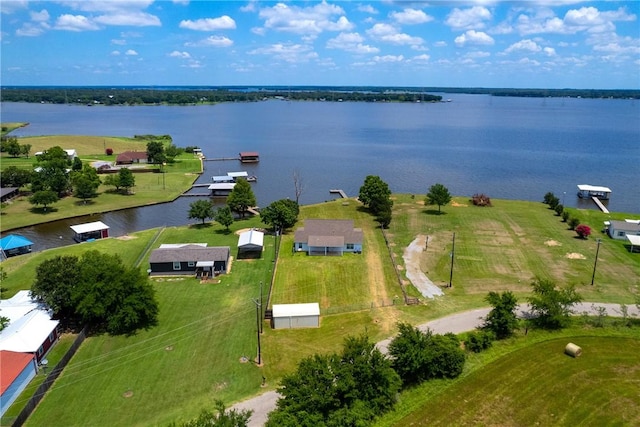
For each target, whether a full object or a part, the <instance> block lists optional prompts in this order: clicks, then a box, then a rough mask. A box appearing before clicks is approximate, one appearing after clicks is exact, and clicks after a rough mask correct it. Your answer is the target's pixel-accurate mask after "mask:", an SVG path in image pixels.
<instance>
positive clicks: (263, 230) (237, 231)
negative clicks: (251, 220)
mask: <svg viewBox="0 0 640 427" xmlns="http://www.w3.org/2000/svg"><path fill="white" fill-rule="evenodd" d="M251 230H256V231H261V232H263V233H265V234H267V230H265V229H264V228H243V229H241V230H236V232H235V234H237V235H238V236H239V235H240V234H242V233H244V232H245V231H251Z"/></svg>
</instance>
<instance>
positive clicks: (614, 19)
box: [0, 0, 640, 89]
mask: <svg viewBox="0 0 640 427" xmlns="http://www.w3.org/2000/svg"><path fill="white" fill-rule="evenodd" d="M0 11H1V13H0V18H1V22H0V24H1V27H0V36H1V40H0V41H1V44H0V47H1V52H0V54H1V66H0V67H1V68H0V71H1V74H0V79H1V84H2V85H64V86H91V85H101V86H120V85H134V86H136V85H137V86H139V85H144V86H147V85H154V86H174V85H197V86H202V85H204V86H228V85H246V86H267V85H283V86H300V85H318V86H412V87H493V88H495V87H500V88H577V89H640V22H638V17H639V15H640V1H637V0H632V1H576V0H528V1H524V0H522V1H497V0H475V1H471V0H458V1H453V0H440V1H438V0H434V1H407V0H404V1H391V0H387V1H366V0H363V1H355V0H354V1H329V0H327V1H279V2H276V1H215V0H162V1H153V0H103V1H93V0H82V1H54V0H49V1H26V0H2V1H1V2H0Z"/></svg>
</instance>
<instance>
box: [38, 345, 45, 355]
mask: <svg viewBox="0 0 640 427" xmlns="http://www.w3.org/2000/svg"><path fill="white" fill-rule="evenodd" d="M42 353H44V347H43V346H40V348H39V349H38V357H39V356H42Z"/></svg>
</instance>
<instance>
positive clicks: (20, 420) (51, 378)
mask: <svg viewBox="0 0 640 427" xmlns="http://www.w3.org/2000/svg"><path fill="white" fill-rule="evenodd" d="M87 330H88V326H85V327H84V328H82V330H81V331H80V333H79V334H78V336H77V337H76V339H75V340H74V341H73V344H71V347H69V350H67V352H66V353H65V354H64V356H62V359H60V362H58V364H57V365H56V366H55V367H54V368H53V369H52V370H51V372H50V373H49V374H48V375H47V378H45V380H44V381H43V383H42V384H40V387H38V389H37V390H36V392H35V393H34V394H33V396H31V399H29V401H28V402H27V404H26V405H25V407H24V408H23V409H22V411H20V413H19V414H18V416H17V417H16V419H15V420H14V421H13V424H11V426H12V427H21V426H22V425H23V424H24V423H25V422H26V421H27V419H28V418H29V416H30V415H31V413H32V412H33V411H34V409H36V406H38V403H40V401H41V400H42V398H43V397H44V395H45V394H46V393H47V391H49V389H50V388H51V386H52V385H53V383H54V382H55V381H56V379H57V378H58V376H60V374H61V373H62V370H63V369H64V368H65V366H67V363H69V361H70V360H71V358H72V357H73V355H74V354H76V351H78V348H80V345H81V344H82V343H83V342H84V340H85V338H86V337H87Z"/></svg>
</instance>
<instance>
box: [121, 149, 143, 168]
mask: <svg viewBox="0 0 640 427" xmlns="http://www.w3.org/2000/svg"><path fill="white" fill-rule="evenodd" d="M147 159H148V156H147V152H146V151H125V152H124V153H120V154H118V157H116V165H131V164H133V163H147Z"/></svg>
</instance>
